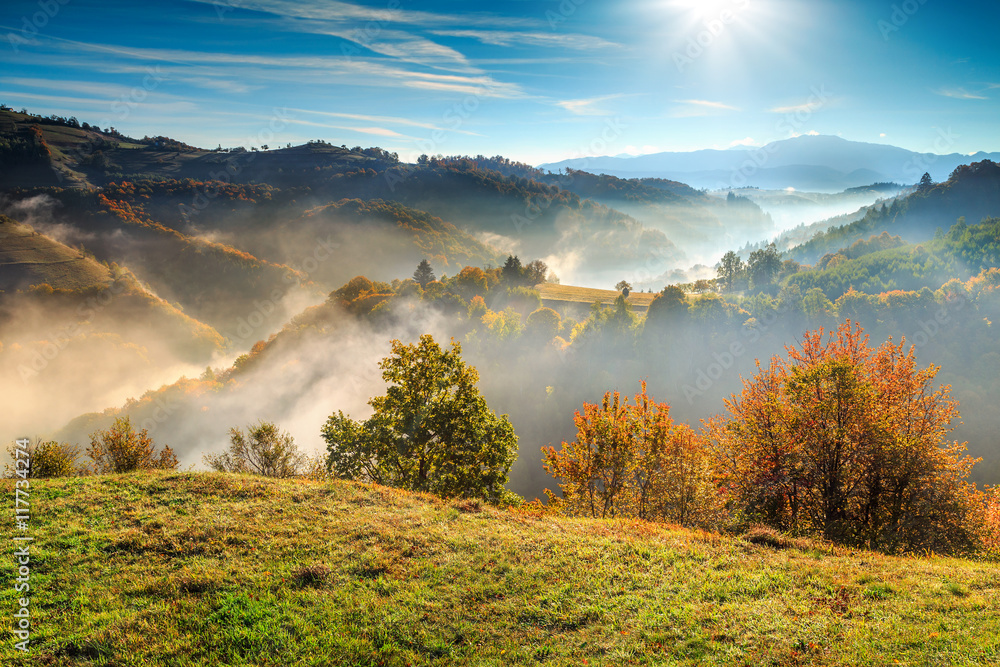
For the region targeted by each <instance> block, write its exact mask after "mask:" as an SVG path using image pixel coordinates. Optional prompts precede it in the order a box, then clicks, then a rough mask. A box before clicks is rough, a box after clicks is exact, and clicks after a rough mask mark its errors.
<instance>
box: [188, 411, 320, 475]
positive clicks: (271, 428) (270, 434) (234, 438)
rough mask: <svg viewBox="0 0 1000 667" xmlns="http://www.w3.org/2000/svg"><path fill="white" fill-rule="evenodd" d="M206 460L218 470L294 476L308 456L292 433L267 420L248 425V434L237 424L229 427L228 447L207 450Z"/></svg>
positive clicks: (204, 458)
mask: <svg viewBox="0 0 1000 667" xmlns="http://www.w3.org/2000/svg"><path fill="white" fill-rule="evenodd" d="M203 460H204V461H205V463H206V464H207V465H208V466H209V467H210V468H212V470H215V471H217V472H236V473H252V474H255V475H263V476H265V477H294V476H295V475H298V474H299V473H300V471H301V470H302V468H304V467H305V465H306V457H305V455H304V454H302V453H301V452H300V451H299V448H298V447H297V446H296V445H295V440H294V439H293V438H292V436H291V435H289V434H288V433H282V432H280V431H279V430H278V427H277V426H275V425H274V424H273V423H271V422H265V421H259V422H258V423H256V424H251V425H250V426H247V432H246V435H244V434H243V431H241V430H240V429H238V428H235V427H233V428H231V429H229V449H227V450H226V451H224V452H222V453H221V454H206V455H205V456H204V457H203Z"/></svg>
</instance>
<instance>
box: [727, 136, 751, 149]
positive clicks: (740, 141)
mask: <svg viewBox="0 0 1000 667" xmlns="http://www.w3.org/2000/svg"><path fill="white" fill-rule="evenodd" d="M756 145H758V144H757V142H756V141H754V140H753V137H746V138H744V139H737V140H736V141H731V142H729V147H730V148H732V147H734V146H756Z"/></svg>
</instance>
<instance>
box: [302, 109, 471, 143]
mask: <svg viewBox="0 0 1000 667" xmlns="http://www.w3.org/2000/svg"><path fill="white" fill-rule="evenodd" d="M289 111H295V112H299V113H307V114H315V115H317V116H328V117H330V118H346V119H348V120H363V121H367V122H370V123H388V124H390V125H404V126H407V127H419V128H422V129H425V130H443V131H446V132H457V133H459V134H468V135H471V136H475V137H479V136H482V135H481V134H477V133H476V132H469V131H468V130H453V129H451V128H445V127H438V126H437V125H434V124H433V123H422V122H420V121H416V120H412V119H410V118H399V117H398V116H371V115H368V114H358V113H338V112H335V111H315V110H312V109H295V108H291V109H289Z"/></svg>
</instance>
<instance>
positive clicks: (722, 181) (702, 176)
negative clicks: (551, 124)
mask: <svg viewBox="0 0 1000 667" xmlns="http://www.w3.org/2000/svg"><path fill="white" fill-rule="evenodd" d="M982 160H993V161H997V160H1000V153H985V152H982V151H980V152H978V153H976V154H974V155H962V154H960V153H950V154H948V155H938V154H936V153H915V152H913V151H909V150H906V149H905V148H899V147H897V146H888V145H884V144H869V143H863V142H859V141H848V140H847V139H842V138H840V137H834V136H825V135H804V136H800V137H795V138H793V139H784V140H782V141H774V142H771V143H769V144H767V145H765V146H762V147H759V148H755V147H748V148H746V149H742V148H741V149H729V150H700V151H691V152H686V153H671V152H666V153H652V154H649V155H639V156H636V157H622V156H617V157H611V156H605V157H592V158H575V159H571V160H563V161H561V162H553V163H548V164H542V165H539V168H540V169H547V170H550V171H560V170H563V169H567V168H569V169H578V170H584V171H589V172H592V173H598V174H599V173H605V174H610V175H613V176H618V177H621V178H645V177H655V178H668V179H671V180H676V181H682V182H684V183H687V184H689V185H692V186H694V187H698V188H709V189H713V190H714V189H727V188H740V187H744V186H753V187H758V188H764V189H785V188H790V187H791V188H795V189H797V190H809V191H813V192H839V191H842V190H845V189H847V188H852V187H858V186H862V185H868V184H871V183H876V182H883V181H894V182H897V183H904V184H913V183H916V182H917V181H918V180H920V177H921V175H923V173H924V172H928V173H930V175H931V176H932V177H933V178H934V180H936V181H943V180H947V178H948V176H949V175H950V174H951V172H952V171H953V170H954V169H955V168H956V167H958V166H960V165H963V164H969V163H971V162H978V161H982Z"/></svg>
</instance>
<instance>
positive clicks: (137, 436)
mask: <svg viewBox="0 0 1000 667" xmlns="http://www.w3.org/2000/svg"><path fill="white" fill-rule="evenodd" d="M87 456H89V457H90V458H91V459H92V460H93V462H94V471H95V472H97V473H125V472H134V471H136V470H173V469H175V468H176V467H177V465H178V461H177V456H176V455H175V454H174V450H172V449H171V448H170V447H166V446H165V447H163V449H161V450H160V451H159V453H157V452H156V446H155V445H154V444H153V439H152V438H150V437H149V433H148V432H147V429H142V430H141V431H136V430H135V429H134V428H132V421H131V419H130V418H129V417H118V418H117V419H115V421H114V423H112V424H111V427H110V428H107V429H104V430H100V431H96V432H94V433H93V434H91V436H90V447H88V448H87Z"/></svg>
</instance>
